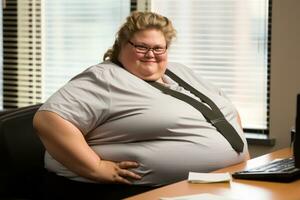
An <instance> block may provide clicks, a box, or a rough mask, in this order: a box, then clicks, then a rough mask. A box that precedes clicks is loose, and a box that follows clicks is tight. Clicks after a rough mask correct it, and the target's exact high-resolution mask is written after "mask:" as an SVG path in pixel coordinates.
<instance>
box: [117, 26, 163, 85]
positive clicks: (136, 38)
mask: <svg viewBox="0 0 300 200" xmlns="http://www.w3.org/2000/svg"><path fill="white" fill-rule="evenodd" d="M129 41H130V42H131V43H132V44H130V42H127V43H126V44H124V45H123V46H122V48H121V51H120V55H119V61H120V62H121V63H122V64H123V66H124V67H125V69H126V70H128V71H129V72H130V73H132V74H134V75H136V76H137V77H139V78H141V79H143V80H147V81H159V82H161V81H162V79H161V77H162V76H163V74H164V73H165V71H166V65H167V51H166V52H164V53H163V54H160V55H157V54H155V53H154V52H153V49H152V50H149V51H147V52H146V53H141V52H140V51H138V50H137V49H136V48H135V47H134V45H135V46H136V47H142V48H144V47H146V48H154V49H157V50H159V49H161V48H166V40H165V37H164V35H163V33H162V32H161V31H159V30H156V29H148V30H143V31H139V32H137V33H135V34H134V35H133V37H132V38H131V39H130V40H129Z"/></svg>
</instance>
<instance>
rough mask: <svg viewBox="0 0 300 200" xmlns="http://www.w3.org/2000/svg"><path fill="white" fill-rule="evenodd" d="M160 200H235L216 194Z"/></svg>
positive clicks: (163, 198) (161, 199)
mask: <svg viewBox="0 0 300 200" xmlns="http://www.w3.org/2000/svg"><path fill="white" fill-rule="evenodd" d="M160 200H235V199H231V198H228V197H222V196H219V195H215V194H209V193H203V194H196V195H188V196H178V197H162V198H160Z"/></svg>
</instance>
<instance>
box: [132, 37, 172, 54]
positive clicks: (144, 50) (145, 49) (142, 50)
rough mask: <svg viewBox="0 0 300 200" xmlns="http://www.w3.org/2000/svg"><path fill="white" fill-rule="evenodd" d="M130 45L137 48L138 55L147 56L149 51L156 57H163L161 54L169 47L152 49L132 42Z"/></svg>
mask: <svg viewBox="0 0 300 200" xmlns="http://www.w3.org/2000/svg"><path fill="white" fill-rule="evenodd" d="M128 43H129V44H131V45H132V46H133V47H134V48H135V51H136V52H137V53H142V54H146V53H148V52H149V51H152V52H153V53H154V55H161V54H164V53H165V52H166V50H167V47H160V46H157V47H153V48H150V47H147V46H143V45H139V44H134V43H133V42H131V41H130V40H129V41H128Z"/></svg>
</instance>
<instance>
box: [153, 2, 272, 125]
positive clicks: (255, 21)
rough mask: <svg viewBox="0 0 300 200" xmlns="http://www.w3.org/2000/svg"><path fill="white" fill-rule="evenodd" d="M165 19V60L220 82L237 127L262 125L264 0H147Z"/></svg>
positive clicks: (265, 106)
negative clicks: (171, 34) (169, 30)
mask: <svg viewBox="0 0 300 200" xmlns="http://www.w3.org/2000/svg"><path fill="white" fill-rule="evenodd" d="M151 10H152V11H155V12H158V13H161V14H162V15H165V16H167V17H168V18H170V19H171V20H172V22H173V24H174V26H175V28H176V30H177V32H178V33H177V39H176V40H175V42H173V44H172V45H171V47H170V51H169V61H175V62H181V63H183V64H185V65H187V66H189V67H190V68H192V69H193V70H194V71H195V72H196V73H198V74H199V75H200V76H202V77H203V78H205V79H207V80H209V81H210V82H212V83H213V84H215V85H217V86H220V87H221V88H222V89H223V91H224V92H225V93H226V94H227V96H228V97H229V98H230V99H231V100H232V102H233V103H234V104H235V106H236V107H237V108H238V111H239V113H240V115H241V119H242V123H243V127H244V128H247V129H259V130H265V129H267V128H268V120H267V119H268V0H247V1H235V0H185V1H181V0H164V1H160V0H151Z"/></svg>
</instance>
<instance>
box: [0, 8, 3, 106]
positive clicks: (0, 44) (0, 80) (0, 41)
mask: <svg viewBox="0 0 300 200" xmlns="http://www.w3.org/2000/svg"><path fill="white" fill-rule="evenodd" d="M2 9H3V7H2V2H1V4H0V26H1V27H3V23H2V14H3V13H2ZM2 30H3V29H0V110H2V109H3V75H2V73H3V37H2V36H3V34H2Z"/></svg>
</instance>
